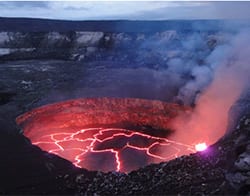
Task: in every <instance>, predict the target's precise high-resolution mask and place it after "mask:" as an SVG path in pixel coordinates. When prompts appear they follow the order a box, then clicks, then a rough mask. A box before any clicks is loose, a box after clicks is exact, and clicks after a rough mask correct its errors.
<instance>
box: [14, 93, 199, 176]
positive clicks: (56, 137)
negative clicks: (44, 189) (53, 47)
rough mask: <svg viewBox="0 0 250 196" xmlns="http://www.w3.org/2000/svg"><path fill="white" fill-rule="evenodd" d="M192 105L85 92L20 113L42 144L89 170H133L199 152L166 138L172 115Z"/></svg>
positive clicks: (25, 126)
mask: <svg viewBox="0 0 250 196" xmlns="http://www.w3.org/2000/svg"><path fill="white" fill-rule="evenodd" d="M189 111H190V108H188V107H184V106H180V105H177V104H171V103H165V102H162V101H155V100H144V99H135V98H85V99H75V100H69V101H64V102H59V103H55V104H49V105H45V106H42V107H40V108H36V109H33V110H32V111H29V112H27V113H25V114H23V115H21V116H19V117H18V118H17V119H16V122H17V124H18V125H20V126H21V127H22V129H23V132H24V135H25V136H26V137H27V138H29V139H30V140H31V142H32V144H34V145H37V146H39V147H40V148H41V149H42V150H45V151H47V152H49V153H53V154H56V155H58V156H60V157H62V158H65V159H67V160H69V161H71V162H72V163H73V164H74V165H75V166H77V167H81V168H86V169H88V170H100V171H104V172H107V171H119V172H130V171H132V170H135V169H138V168H140V167H142V166H145V165H148V164H150V163H159V162H162V161H167V160H170V159H173V158H175V157H178V156H180V155H183V154H187V153H191V152H195V149H194V147H193V146H190V145H187V144H183V143H179V142H178V141H172V140H169V139H168V136H169V135H170V134H174V131H173V130H170V129H169V125H170V123H171V121H172V120H173V119H174V118H175V117H177V116H178V115H179V114H180V113H183V112H189Z"/></svg>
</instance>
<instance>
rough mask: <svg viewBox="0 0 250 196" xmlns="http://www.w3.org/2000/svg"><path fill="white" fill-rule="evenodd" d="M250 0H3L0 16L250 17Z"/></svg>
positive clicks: (68, 18) (157, 18)
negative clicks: (232, 0)
mask: <svg viewBox="0 0 250 196" xmlns="http://www.w3.org/2000/svg"><path fill="white" fill-rule="evenodd" d="M249 10H250V2H248V1H245V2H237V1H235V2H230V1H226V2H216V1H201V2H199V1H1V0H0V17H28V18H49V19H64V20H117V19H124V20H168V19H250V11H249Z"/></svg>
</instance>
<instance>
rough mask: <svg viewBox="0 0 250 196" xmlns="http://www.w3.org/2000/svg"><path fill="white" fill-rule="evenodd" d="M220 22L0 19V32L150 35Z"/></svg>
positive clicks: (209, 26)
mask: <svg viewBox="0 0 250 196" xmlns="http://www.w3.org/2000/svg"><path fill="white" fill-rule="evenodd" d="M222 23H223V21H220V20H168V21H165V20H163V21H129V20H115V21H112V20H103V21H70V20H52V19H34V18H5V17H0V31H14V32H15V31H22V32H44V31H57V32H66V31H104V32H141V33H146V32H148V33H150V32H157V31H164V30H172V29H176V30H182V31H189V30H193V29H194V28H196V29H197V30H206V31H209V30H212V31H214V30H217V29H219V28H220V26H221V25H222Z"/></svg>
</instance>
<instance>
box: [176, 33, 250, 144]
mask: <svg viewBox="0 0 250 196" xmlns="http://www.w3.org/2000/svg"><path fill="white" fill-rule="evenodd" d="M206 64H207V66H201V67H194V69H193V70H192V74H193V75H194V77H195V80H192V81H190V82H188V83H187V84H186V85H185V86H184V87H183V88H181V90H180V92H179V95H178V96H179V97H181V98H183V99H184V101H185V98H187V100H188V99H189V98H190V96H191V95H189V94H191V93H192V92H197V91H200V92H201V94H200V95H199V96H198V97H197V98H196V101H195V108H194V111H193V112H192V113H191V114H189V115H186V116H180V117H179V118H178V119H177V120H176V122H175V123H174V125H173V128H174V129H176V130H177V131H176V134H175V135H174V136H173V138H172V139H178V140H179V141H184V142H188V143H189V144H195V143H197V142H207V143H208V144H212V143H214V142H216V141H217V140H218V139H219V138H220V137H221V136H223V135H224V133H225V131H226V127H227V121H228V112H229V109H230V107H231V106H232V105H233V104H234V103H235V102H236V101H237V99H239V97H240V96H241V94H242V93H243V90H244V89H245V88H247V85H248V84H249V78H250V31H249V30H248V31H242V32H240V33H239V34H237V35H234V36H232V39H231V40H230V42H229V43H228V44H227V45H222V46H218V47H216V48H215V49H214V50H213V52H212V53H211V54H210V55H209V56H208V58H207V59H206ZM211 80H212V81H211ZM210 81H211V83H210V84H209V82H210ZM208 84H209V85H208ZM207 85H208V86H207ZM204 88H205V89H204ZM203 89H204V90H203Z"/></svg>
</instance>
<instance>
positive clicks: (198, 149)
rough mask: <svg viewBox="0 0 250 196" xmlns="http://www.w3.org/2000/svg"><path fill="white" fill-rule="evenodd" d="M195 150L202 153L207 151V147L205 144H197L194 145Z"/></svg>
mask: <svg viewBox="0 0 250 196" xmlns="http://www.w3.org/2000/svg"><path fill="white" fill-rule="evenodd" d="M195 149H196V150H197V151H204V150H206V149H207V145H206V143H205V142H203V143H199V144H196V145H195Z"/></svg>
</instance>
